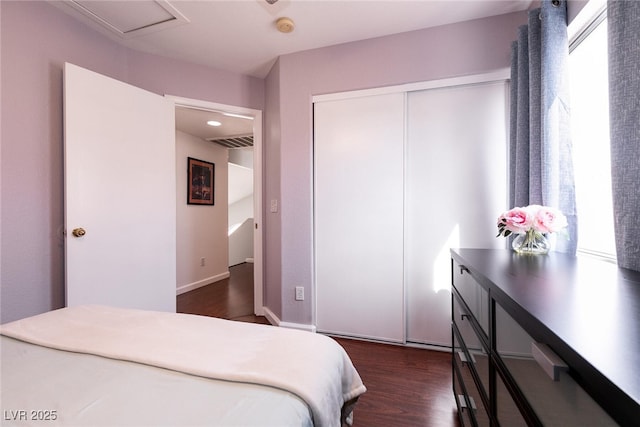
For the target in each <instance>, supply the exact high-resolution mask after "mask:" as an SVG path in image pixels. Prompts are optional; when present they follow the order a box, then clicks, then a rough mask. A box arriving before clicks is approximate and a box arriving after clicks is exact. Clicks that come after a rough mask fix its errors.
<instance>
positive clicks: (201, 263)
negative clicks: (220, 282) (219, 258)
mask: <svg viewBox="0 0 640 427" xmlns="http://www.w3.org/2000/svg"><path fill="white" fill-rule="evenodd" d="M200 267H204V257H203V258H200Z"/></svg>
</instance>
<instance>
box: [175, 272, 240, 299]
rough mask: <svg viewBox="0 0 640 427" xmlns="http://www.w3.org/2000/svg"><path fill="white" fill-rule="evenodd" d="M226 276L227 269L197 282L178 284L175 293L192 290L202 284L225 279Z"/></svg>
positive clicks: (227, 275) (227, 274) (227, 273)
mask: <svg viewBox="0 0 640 427" xmlns="http://www.w3.org/2000/svg"><path fill="white" fill-rule="evenodd" d="M227 277H229V271H226V272H224V273H220V274H216V275H215V276H211V277H207V278H206V279H202V280H198V281H197V282H193V283H189V284H186V285H182V286H179V287H178V288H177V289H176V295H181V294H184V293H185V292H189V291H193V290H194V289H198V288H201V287H203V286H207V285H210V284H212V283H215V282H219V281H220V280H223V279H226V278H227Z"/></svg>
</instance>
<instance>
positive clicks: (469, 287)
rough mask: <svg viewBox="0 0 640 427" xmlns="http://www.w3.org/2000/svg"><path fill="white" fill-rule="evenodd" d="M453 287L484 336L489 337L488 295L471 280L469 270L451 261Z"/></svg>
mask: <svg viewBox="0 0 640 427" xmlns="http://www.w3.org/2000/svg"><path fill="white" fill-rule="evenodd" d="M452 278H453V286H454V288H455V289H456V290H457V291H458V293H459V294H460V296H461V297H462V299H463V300H464V302H465V304H466V305H467V306H468V307H469V309H470V310H471V314H473V317H475V319H476V320H477V322H478V324H479V325H480V327H481V329H482V331H483V333H484V335H485V336H488V335H489V294H488V293H487V291H486V290H485V289H484V288H483V287H482V286H481V285H480V284H479V283H478V282H477V281H476V280H475V279H474V278H473V276H472V274H471V273H470V271H469V269H468V268H467V267H466V266H464V265H463V264H460V263H458V262H457V261H456V260H452Z"/></svg>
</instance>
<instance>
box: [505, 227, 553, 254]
mask: <svg viewBox="0 0 640 427" xmlns="http://www.w3.org/2000/svg"><path fill="white" fill-rule="evenodd" d="M511 247H512V248H513V250H514V251H516V252H517V253H519V254H523V255H544V254H546V253H548V252H549V241H548V240H547V237H546V236H545V235H544V234H542V233H540V232H538V231H533V230H529V231H527V232H526V233H524V234H518V235H517V236H516V237H515V238H514V239H513V242H512V243H511Z"/></svg>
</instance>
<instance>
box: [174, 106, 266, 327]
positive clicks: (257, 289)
mask: <svg viewBox="0 0 640 427" xmlns="http://www.w3.org/2000/svg"><path fill="white" fill-rule="evenodd" d="M167 98H169V99H171V100H173V102H174V103H175V106H176V126H177V128H178V129H179V130H182V129H180V127H179V122H180V121H181V120H182V119H181V117H179V116H182V118H184V120H196V121H197V120H199V119H198V117H203V114H208V115H210V116H212V117H213V120H215V121H218V122H220V123H225V125H223V126H219V127H217V128H212V130H214V129H218V131H217V132H213V133H212V132H209V133H208V134H204V133H202V132H201V133H198V132H195V131H193V132H189V131H187V133H191V134H193V133H196V134H195V135H194V136H195V137H196V138H200V139H201V140H205V141H207V142H208V144H211V146H214V145H215V146H216V148H215V150H217V151H218V152H220V151H221V150H222V151H223V152H226V151H227V150H228V152H229V153H230V152H231V151H235V152H236V153H235V155H233V156H232V155H229V157H230V158H233V159H234V160H232V161H233V163H234V164H230V163H228V162H229V160H227V158H226V156H225V157H224V159H225V160H224V162H223V161H222V160H218V166H217V167H216V172H215V173H216V176H219V177H220V176H222V175H219V174H220V173H224V174H225V175H224V176H225V178H226V177H227V176H229V177H230V176H231V175H234V176H235V177H236V178H235V179H237V173H236V172H237V169H238V166H237V165H236V164H237V163H238V161H237V158H238V157H243V158H244V161H245V163H246V161H247V160H246V158H247V157H249V158H250V160H249V162H250V163H251V164H248V165H247V164H245V167H246V166H249V167H250V169H251V174H250V178H248V179H250V180H251V184H252V185H251V188H252V190H253V195H252V197H251V200H249V201H248V202H250V203H251V205H252V206H251V208H250V209H252V210H253V215H252V217H253V218H252V219H251V224H250V227H249V228H248V230H247V227H246V226H245V235H246V236H245V237H247V238H248V239H250V240H251V242H250V243H252V247H253V248H252V249H253V253H252V254H251V256H247V257H246V259H245V261H246V262H251V263H252V270H253V274H252V276H253V311H254V314H255V315H259V316H260V315H263V310H264V309H263V304H262V283H263V261H262V240H263V237H262V236H263V233H262V111H260V110H253V109H248V108H243V107H237V106H231V105H225V104H218V103H212V102H207V101H200V100H194V99H187V98H179V97H173V96H167ZM179 111H180V114H178V112H179ZM185 111H186V112H191V114H188V113H185ZM216 117H218V118H216ZM247 123H248V124H249V127H248V129H249V130H250V135H248V132H247ZM196 125H199V126H204V127H205V128H206V127H207V126H206V124H204V123H195V124H194V126H196ZM249 136H250V137H251V144H248V143H247V140H248V137H249ZM216 140H219V141H218V142H216ZM234 140H235V141H234ZM200 142H202V141H200ZM226 144H235V145H238V147H236V148H232V145H226ZM249 145H250V147H249ZM225 147H226V149H227V150H225ZM237 149H240V150H242V151H245V153H244V155H241V156H238V155H237V154H238V152H237ZM248 151H250V154H251V155H250V156H247V155H246V154H247V152H248ZM180 162H181V159H178V164H179V165H180ZM241 167H243V166H241ZM178 174H180V171H178ZM178 178H180V175H179V176H178ZM229 179H231V178H229ZM242 179H244V180H245V181H246V180H247V175H246V174H244V175H243V178H242ZM245 187H246V183H245ZM234 197H236V196H234ZM225 199H226V198H225ZM214 202H215V201H214ZM178 203H179V204H180V203H182V201H181V200H178ZM215 203H218V202H215ZM203 208H205V209H206V207H203ZM220 209H227V206H226V205H224V206H221V205H219V204H218V210H220ZM227 213H228V212H227ZM228 218H229V219H228V221H227V222H228V224H227V226H228V225H233V224H231V221H232V220H231V217H228ZM227 229H228V227H227ZM247 233H249V234H247ZM196 261H199V262H200V263H201V264H200V266H203V265H204V264H205V263H206V262H207V260H205V259H204V257H202V258H197V259H196ZM229 271H230V272H231V273H233V270H232V269H231V268H229ZM226 277H228V274H227V275H226V276H220V277H218V280H219V279H222V280H226ZM209 282H210V281H209ZM204 284H206V283H202V285H204ZM196 285H198V284H196ZM197 287H198V286H194V287H192V288H190V289H189V290H191V289H196V288H197ZM179 292H180V291H179Z"/></svg>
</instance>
